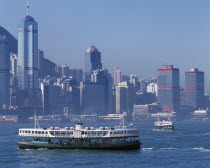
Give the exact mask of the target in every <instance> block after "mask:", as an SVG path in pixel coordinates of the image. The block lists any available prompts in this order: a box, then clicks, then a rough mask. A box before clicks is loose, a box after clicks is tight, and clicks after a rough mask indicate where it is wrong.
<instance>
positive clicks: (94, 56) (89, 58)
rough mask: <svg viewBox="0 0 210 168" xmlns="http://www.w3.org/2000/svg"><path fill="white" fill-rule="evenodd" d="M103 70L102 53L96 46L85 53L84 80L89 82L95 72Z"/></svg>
mask: <svg viewBox="0 0 210 168" xmlns="http://www.w3.org/2000/svg"><path fill="white" fill-rule="evenodd" d="M97 69H102V63H101V53H100V52H99V51H98V49H97V48H96V47H95V46H91V47H90V48H88V49H87V51H86V52H85V73H84V80H86V81H87V80H89V78H90V75H91V72H92V71H93V70H97Z"/></svg>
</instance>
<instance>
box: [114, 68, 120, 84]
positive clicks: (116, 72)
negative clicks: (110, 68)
mask: <svg viewBox="0 0 210 168" xmlns="http://www.w3.org/2000/svg"><path fill="white" fill-rule="evenodd" d="M121 82H122V73H121V71H120V70H119V69H118V68H117V67H114V80H113V85H114V86H116V85H117V84H118V83H121Z"/></svg>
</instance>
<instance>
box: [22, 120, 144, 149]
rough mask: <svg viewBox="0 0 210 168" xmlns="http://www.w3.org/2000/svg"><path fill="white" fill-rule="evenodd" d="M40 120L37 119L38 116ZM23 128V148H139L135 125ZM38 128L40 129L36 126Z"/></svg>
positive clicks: (137, 131) (80, 124)
mask: <svg viewBox="0 0 210 168" xmlns="http://www.w3.org/2000/svg"><path fill="white" fill-rule="evenodd" d="M35 118H36V117H35ZM35 122H36V123H37V124H35V128H22V129H19V137H20V140H19V142H18V146H19V149H38V148H47V149H107V150H116V149H117V150H130V149H139V148H140V145H141V143H140V140H139V130H138V128H137V127H135V126H132V125H130V126H124V125H122V126H118V127H114V128H109V127H100V128H96V129H95V128H93V127H84V126H83V124H82V123H78V124H76V126H75V127H65V128H59V127H50V128H40V127H39V124H38V121H35ZM36 125H38V128H37V127H36Z"/></svg>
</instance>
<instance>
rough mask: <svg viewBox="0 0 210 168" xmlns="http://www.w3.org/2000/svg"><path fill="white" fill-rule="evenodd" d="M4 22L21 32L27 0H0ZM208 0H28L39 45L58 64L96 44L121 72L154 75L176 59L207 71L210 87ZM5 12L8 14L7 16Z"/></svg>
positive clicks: (74, 61) (72, 62) (79, 57)
mask: <svg viewBox="0 0 210 168" xmlns="http://www.w3.org/2000/svg"><path fill="white" fill-rule="evenodd" d="M0 2H1V6H0V10H1V15H0V20H1V26H3V27H4V28H5V29H7V30H8V31H9V32H10V33H11V34H12V35H14V36H15V37H16V38H17V29H18V24H19V23H20V21H21V19H23V18H24V17H25V15H26V0H19V1H14V0H0ZM209 9H210V2H209V1H208V0H203V1H196V0H185V1H183V0H177V1H168V0H161V1H160V0H157V1H152V0H141V1H139V0H133V1H132V2H130V1H121V0H115V1H112V0H101V1H97V0H91V1H85V0H78V1H72V0H62V3H61V2H58V1H56V0H45V1H42V0H36V1H35V0H30V15H31V16H33V17H34V18H35V20H36V21H37V22H38V23H39V48H40V49H43V50H44V51H45V57H46V58H49V59H50V60H52V61H53V62H55V63H56V64H60V65H62V64H67V65H69V66H70V67H71V68H76V67H83V63H84V53H85V50H86V49H87V48H88V47H89V46H90V45H95V46H96V47H97V48H98V50H99V51H100V52H101V53H102V63H103V67H105V68H108V69H109V70H111V71H112V68H113V67H114V66H117V67H118V68H119V69H120V70H121V71H122V73H123V74H125V75H129V74H131V73H133V74H136V75H138V76H139V77H140V78H141V77H142V78H150V77H156V74H157V73H156V69H158V68H161V67H162V66H163V65H165V64H173V65H174V67H176V68H179V69H180V77H181V81H182V87H184V85H183V78H184V72H185V71H188V70H190V69H191V68H198V69H200V70H201V71H204V72H205V78H206V82H205V83H206V90H210V87H209V82H210V77H209V76H210V67H209V64H208V63H206V62H209V61H210V58H209V55H210V48H209V46H210V10H209ZM5 16H6V17H5Z"/></svg>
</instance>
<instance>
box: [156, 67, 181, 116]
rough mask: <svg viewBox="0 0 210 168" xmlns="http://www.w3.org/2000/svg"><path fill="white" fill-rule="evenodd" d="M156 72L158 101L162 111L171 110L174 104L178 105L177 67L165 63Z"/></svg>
mask: <svg viewBox="0 0 210 168" xmlns="http://www.w3.org/2000/svg"><path fill="white" fill-rule="evenodd" d="M157 72H158V76H157V85H158V103H160V105H162V106H163V110H164V111H168V112H172V111H173V108H174V106H179V105H180V90H179V69H178V68H174V67H173V65H165V66H164V67H163V68H161V69H158V70H157Z"/></svg>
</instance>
